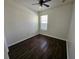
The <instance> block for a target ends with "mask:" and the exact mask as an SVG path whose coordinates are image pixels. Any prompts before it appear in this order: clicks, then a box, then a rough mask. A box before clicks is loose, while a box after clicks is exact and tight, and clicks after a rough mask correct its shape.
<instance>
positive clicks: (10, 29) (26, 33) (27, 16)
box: [4, 0, 38, 46]
mask: <svg viewBox="0 0 79 59" xmlns="http://www.w3.org/2000/svg"><path fill="white" fill-rule="evenodd" d="M4 7H5V36H6V40H7V44H8V46H11V45H13V44H15V43H17V42H20V41H23V40H25V39H27V38H29V37H32V36H34V35H36V34H38V15H37V13H35V12H33V11H31V10H29V9H28V8H26V7H24V6H22V5H20V4H17V3H16V2H14V1H12V0H5V6H4Z"/></svg>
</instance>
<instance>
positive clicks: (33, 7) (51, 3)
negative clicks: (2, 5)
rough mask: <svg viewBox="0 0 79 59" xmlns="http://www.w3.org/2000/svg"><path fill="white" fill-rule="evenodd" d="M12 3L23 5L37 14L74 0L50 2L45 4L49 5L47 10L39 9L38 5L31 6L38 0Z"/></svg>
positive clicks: (21, 0)
mask: <svg viewBox="0 0 79 59" xmlns="http://www.w3.org/2000/svg"><path fill="white" fill-rule="evenodd" d="M13 1H14V2H16V3H17V4H20V5H23V6H25V7H28V8H30V9H31V10H33V11H36V12H38V11H44V10H46V9H49V8H53V7H55V6H59V5H61V4H66V3H69V2H72V1H74V0H66V1H65V2H64V3H63V2H62V0H52V1H50V2H48V3H47V4H48V5H50V7H49V8H47V7H45V6H43V7H42V8H39V7H40V6H39V5H32V4H34V3H37V2H38V0H13Z"/></svg>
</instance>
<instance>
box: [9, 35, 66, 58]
mask: <svg viewBox="0 0 79 59" xmlns="http://www.w3.org/2000/svg"><path fill="white" fill-rule="evenodd" d="M9 57H10V59H67V55H66V41H63V40H59V39H56V38H51V37H48V36H45V35H41V34H39V35H36V36H34V37H32V38H29V39H27V40H24V41H22V42H20V43H18V44H15V45H13V46H10V47H9Z"/></svg>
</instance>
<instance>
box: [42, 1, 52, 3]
mask: <svg viewBox="0 0 79 59" xmlns="http://www.w3.org/2000/svg"><path fill="white" fill-rule="evenodd" d="M49 1H51V0H43V3H46V2H49Z"/></svg>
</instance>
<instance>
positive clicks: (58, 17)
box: [40, 3, 72, 40]
mask: <svg viewBox="0 0 79 59" xmlns="http://www.w3.org/2000/svg"><path fill="white" fill-rule="evenodd" d="M71 13H72V3H70V4H65V5H62V6H59V7H55V8H52V9H49V10H46V11H43V12H41V13H40V16H41V15H46V14H47V15H48V25H47V26H48V28H47V30H46V31H44V30H40V33H41V34H44V35H48V36H52V37H55V38H60V39H63V40H66V39H67V35H68V29H69V25H70V19H71Z"/></svg>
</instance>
